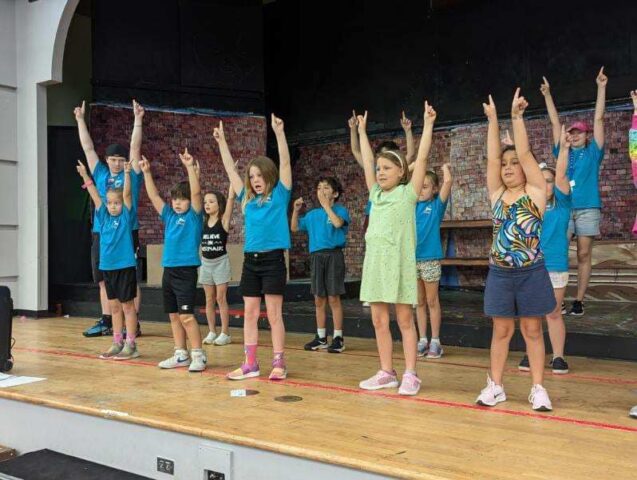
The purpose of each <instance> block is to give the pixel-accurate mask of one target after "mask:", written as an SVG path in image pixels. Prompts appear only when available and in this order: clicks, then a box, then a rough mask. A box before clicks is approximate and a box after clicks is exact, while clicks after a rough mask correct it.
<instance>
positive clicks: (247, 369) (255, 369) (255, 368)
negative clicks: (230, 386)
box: [226, 363, 261, 380]
mask: <svg viewBox="0 0 637 480" xmlns="http://www.w3.org/2000/svg"><path fill="white" fill-rule="evenodd" d="M259 375H261V372H260V371H259V364H258V363H255V364H254V365H248V364H247V363H244V364H243V365H241V366H240V367H239V368H237V369H236V370H233V371H232V372H230V373H229V374H227V375H226V378H227V379H228V380H245V379H246V378H253V377H258V376H259Z"/></svg>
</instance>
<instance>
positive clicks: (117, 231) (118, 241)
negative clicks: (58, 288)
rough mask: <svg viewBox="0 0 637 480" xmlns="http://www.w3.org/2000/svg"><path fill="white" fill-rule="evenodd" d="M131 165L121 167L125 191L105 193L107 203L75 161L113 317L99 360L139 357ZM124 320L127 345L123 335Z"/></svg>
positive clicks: (114, 190) (81, 166) (84, 169)
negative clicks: (89, 204) (89, 203)
mask: <svg viewBox="0 0 637 480" xmlns="http://www.w3.org/2000/svg"><path fill="white" fill-rule="evenodd" d="M130 171H131V163H130V162H127V163H125V164H124V189H123V190H122V189H120V188H116V189H110V190H108V191H107V192H106V203H104V202H102V198H101V197H100V194H99V193H98V191H97V188H95V184H94V183H93V181H92V180H91V177H90V176H89V174H88V173H87V171H86V167H84V165H83V164H82V162H80V161H79V160H78V162H77V172H78V173H79V174H80V177H82V179H83V180H84V185H83V186H82V187H83V188H86V189H88V192H89V194H90V196H91V199H92V200H93V203H94V204H95V214H96V216H97V218H98V219H99V231H98V233H99V235H100V263H99V269H100V271H101V272H102V276H103V278H104V285H105V289H106V295H107V297H108V301H109V304H110V308H111V313H112V315H113V344H112V345H111V348H109V349H108V350H107V351H106V352H105V353H102V354H101V355H100V358H101V359H104V360H106V359H115V360H129V359H131V358H137V357H139V355H140V354H139V351H138V350H137V344H136V343H135V332H136V329H137V313H136V311H135V302H134V299H135V295H136V293H137V278H136V272H135V251H134V249H133V235H132V231H133V214H134V212H133V197H132V194H131V179H130ZM122 314H123V315H124V318H125V320H126V343H124V338H123V334H122V329H123V328H124V319H123V318H122Z"/></svg>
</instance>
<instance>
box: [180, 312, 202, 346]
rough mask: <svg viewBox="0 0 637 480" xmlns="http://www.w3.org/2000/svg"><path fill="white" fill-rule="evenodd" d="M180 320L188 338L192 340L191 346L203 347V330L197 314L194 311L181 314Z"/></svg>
mask: <svg viewBox="0 0 637 480" xmlns="http://www.w3.org/2000/svg"><path fill="white" fill-rule="evenodd" d="M179 321H180V322H181V325H182V326H183V328H184V330H185V332H186V336H187V337H188V340H190V346H191V347H192V348H195V349H201V331H200V330H199V324H198V323H197V320H196V319H195V316H194V315H193V314H192V313H187V314H185V315H179Z"/></svg>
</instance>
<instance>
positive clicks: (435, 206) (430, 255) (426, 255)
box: [416, 163, 452, 358]
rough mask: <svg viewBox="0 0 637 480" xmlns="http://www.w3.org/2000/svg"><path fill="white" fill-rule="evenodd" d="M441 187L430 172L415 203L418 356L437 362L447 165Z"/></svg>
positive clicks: (448, 182)
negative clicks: (442, 230)
mask: <svg viewBox="0 0 637 480" xmlns="http://www.w3.org/2000/svg"><path fill="white" fill-rule="evenodd" d="M442 173H443V178H442V185H440V181H439V179H438V175H436V173H435V172H433V171H428V172H427V173H426V174H425V180H424V182H423V186H422V189H421V190H420V195H419V196H418V203H416V241H417V243H416V275H417V277H418V307H417V308H416V323H417V324H418V332H419V333H420V340H418V355H419V356H421V357H424V356H425V355H427V358H440V357H441V356H442V354H443V350H442V346H441V345H440V324H441V323H442V312H441V309H440V300H439V298H438V286H439V284H440V276H441V274H442V268H441V266H440V260H441V259H442V258H443V257H444V255H443V252H442V243H441V241H440V224H441V223H442V219H443V217H444V216H445V210H446V209H447V201H448V200H449V195H450V194H451V184H452V178H451V170H450V169H449V164H447V163H445V164H444V165H443V166H442ZM427 307H429V323H431V342H428V341H427Z"/></svg>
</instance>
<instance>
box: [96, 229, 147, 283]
mask: <svg viewBox="0 0 637 480" xmlns="http://www.w3.org/2000/svg"><path fill="white" fill-rule="evenodd" d="M133 249H134V250H135V260H136V262H137V268H136V279H137V283H138V284H140V283H142V279H143V275H142V267H141V260H140V258H139V255H138V253H139V230H133ZM99 267H100V234H99V233H95V232H93V243H91V270H92V271H93V281H94V282H95V283H100V282H102V281H104V275H103V274H102V270H100V268H99Z"/></svg>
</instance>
